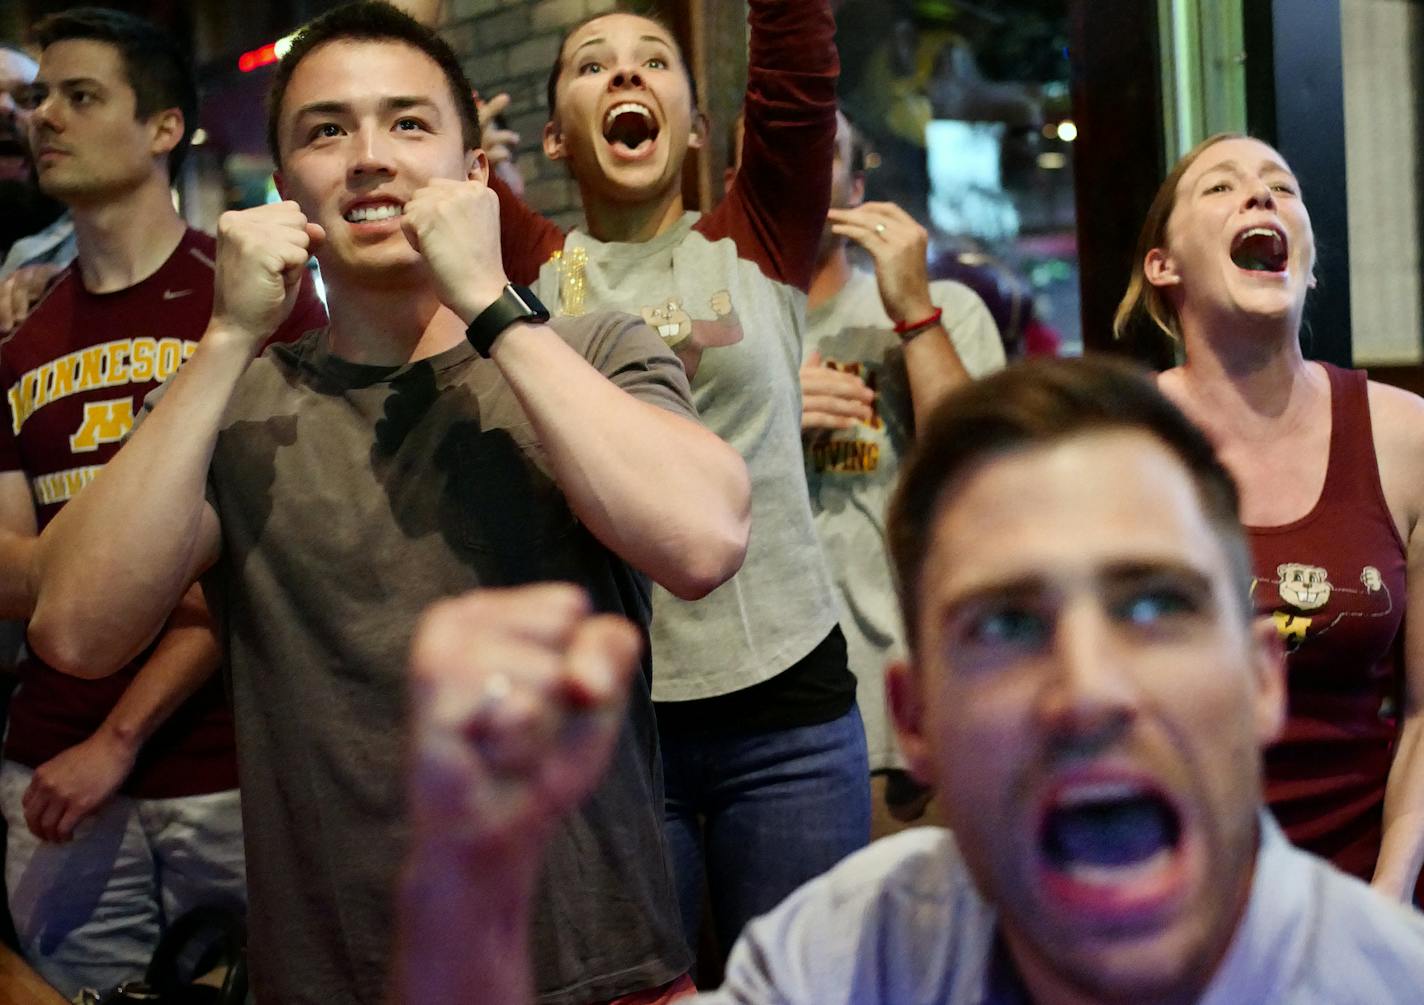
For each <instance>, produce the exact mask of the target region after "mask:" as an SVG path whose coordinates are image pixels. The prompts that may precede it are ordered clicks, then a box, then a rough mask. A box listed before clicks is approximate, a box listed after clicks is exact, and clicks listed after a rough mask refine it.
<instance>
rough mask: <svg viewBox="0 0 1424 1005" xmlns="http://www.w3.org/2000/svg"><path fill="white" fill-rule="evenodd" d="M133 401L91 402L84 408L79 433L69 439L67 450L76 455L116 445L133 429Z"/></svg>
mask: <svg viewBox="0 0 1424 1005" xmlns="http://www.w3.org/2000/svg"><path fill="white" fill-rule="evenodd" d="M133 421H134V414H133V399H132V398H115V399H114V400H113V401H91V402H89V403H88V404H86V405H85V406H84V421H83V422H82V423H81V424H80V426H79V432H77V433H75V434H74V435H73V436H71V437H70V438H69V449H70V450H72V451H74V452H75V453H76V454H80V453H85V452H86V451H90V450H98V449H99V447H100V445H102V444H105V443H118V442H119V441H120V440H122V439H123V438H124V437H125V436H127V435H128V433H129V430H130V429H132V428H133Z"/></svg>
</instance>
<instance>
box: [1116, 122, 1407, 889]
mask: <svg viewBox="0 0 1424 1005" xmlns="http://www.w3.org/2000/svg"><path fill="white" fill-rule="evenodd" d="M1314 266H1315V238H1314V234H1313V232H1312V230H1311V226H1310V216H1309V214H1308V213H1307V212H1306V209H1305V205H1304V203H1303V202H1302V201H1301V197H1300V190H1299V186H1298V184H1297V182H1296V179H1295V176H1294V175H1293V174H1292V173H1291V171H1290V168H1289V167H1288V166H1287V165H1286V163H1285V160H1284V158H1282V157H1281V155H1280V154H1279V153H1278V152H1277V151H1275V150H1273V149H1272V148H1271V147H1269V146H1267V145H1266V144H1264V143H1261V142H1259V141H1257V140H1253V139H1249V138H1247V137H1243V136H1234V135H1222V136H1214V137H1212V138H1211V139H1209V140H1206V141H1205V142H1203V143H1201V144H1200V145H1198V146H1197V147H1196V148H1195V149H1194V150H1192V151H1191V152H1190V153H1189V154H1187V155H1186V156H1185V157H1184V158H1182V160H1181V161H1180V162H1179V163H1178V164H1177V165H1176V167H1175V168H1173V170H1172V172H1171V174H1169V175H1168V176H1167V179H1166V180H1165V181H1164V182H1163V183H1162V187H1161V188H1160V189H1159V190H1158V192H1157V197H1156V198H1155V199H1154V200H1153V203H1152V206H1151V209H1150V210H1149V211H1148V216H1147V221H1146V223H1145V224H1144V226H1143V230H1142V234H1141V237H1140V238H1139V241H1138V252H1137V258H1136V263H1135V265H1134V269H1133V275H1132V280H1131V283H1130V285H1129V287H1128V291H1127V295H1126V296H1125V297H1124V298H1123V302H1122V304H1121V305H1120V306H1119V308H1118V314H1117V318H1116V321H1115V324H1114V328H1115V329H1116V330H1117V332H1118V334H1119V335H1122V334H1123V333H1124V332H1125V331H1126V330H1127V329H1128V328H1129V327H1131V326H1132V325H1133V324H1134V323H1136V322H1138V321H1146V322H1149V323H1154V324H1155V325H1156V326H1157V327H1159V328H1161V329H1162V330H1164V331H1166V332H1167V333H1168V334H1170V335H1172V336H1173V337H1175V338H1176V339H1178V340H1179V342H1180V345H1181V346H1182V348H1183V349H1184V351H1185V362H1183V364H1182V365H1181V366H1178V367H1176V368H1175V369H1172V370H1169V371H1167V372H1166V373H1164V374H1162V375H1161V378H1160V382H1161V386H1162V389H1163V390H1164V391H1166V392H1167V393H1168V394H1169V395H1170V396H1171V397H1172V398H1173V399H1174V400H1175V401H1176V402H1177V403H1178V404H1179V405H1181V406H1182V408H1183V409H1184V410H1185V411H1186V412H1187V413H1188V414H1189V415H1191V416H1192V417H1193V418H1194V419H1195V420H1196V421H1197V422H1198V423H1199V424H1200V425H1201V426H1202V427H1203V428H1204V429H1205V430H1206V431H1207V433H1208V435H1209V436H1211V438H1212V440H1213V442H1214V443H1215V444H1216V446H1217V450H1218V452H1219V453H1220V455H1221V459H1222V461H1223V462H1224V463H1225V464H1226V466H1227V467H1228V468H1229V469H1230V470H1231V472H1232V474H1233V475H1234V476H1235V477H1236V480H1237V483H1238V484H1239V486H1240V489H1241V511H1242V519H1243V520H1244V521H1245V522H1246V524H1247V529H1248V532H1249V534H1250V538H1251V542H1252V549H1253V552H1254V568H1255V580H1254V582H1253V585H1252V597H1253V600H1254V602H1255V604H1256V608H1257V610H1258V611H1259V612H1260V613H1261V614H1262V615H1263V616H1267V617H1271V618H1272V619H1273V620H1274V621H1275V623H1276V627H1277V630H1278V631H1279V634H1280V638H1281V641H1282V645H1283V648H1284V649H1285V652H1286V659H1287V667H1288V682H1289V695H1290V710H1289V716H1288V719H1287V724H1286V727H1285V730H1284V733H1283V734H1282V736H1281V738H1280V740H1279V741H1278V742H1277V743H1276V745H1275V746H1273V747H1272V748H1271V749H1270V750H1268V751H1267V755H1266V798H1267V802H1268V803H1269V805H1270V807H1271V810H1272V811H1273V812H1274V813H1275V814H1276V816H1277V818H1278V819H1279V820H1280V821H1281V823H1282V825H1283V826H1284V827H1285V829H1286V832H1287V833H1288V834H1289V835H1290V836H1291V838H1292V839H1293V840H1294V841H1295V842H1296V843H1297V844H1299V845H1301V846H1302V847H1304V848H1307V849H1308V850H1311V851H1314V852H1316V853H1318V854H1320V855H1323V856H1325V857H1327V858H1330V859H1331V860H1332V861H1334V862H1335V864H1336V865H1338V866H1340V867H1341V868H1342V869H1345V870H1346V871H1348V872H1352V873H1354V874H1355V875H1357V876H1360V877H1361V878H1363V879H1366V880H1372V881H1373V882H1374V884H1375V885H1376V886H1377V887H1379V888H1381V889H1382V890H1384V891H1386V892H1388V893H1389V894H1391V895H1393V896H1395V897H1399V898H1401V899H1405V898H1407V897H1408V896H1409V894H1410V893H1411V892H1412V890H1413V888H1414V884H1415V880H1416V877H1417V876H1418V873H1419V867H1420V860H1421V857H1424V714H1421V707H1424V530H1421V529H1420V527H1421V524H1424V521H1421V519H1420V517H1421V514H1424V401H1421V400H1420V399H1419V398H1417V397H1415V396H1414V395H1412V394H1408V393H1405V392H1403V391H1399V390H1397V389H1395V388H1391V387H1385V386H1383V385H1379V384H1374V383H1370V382H1368V381H1366V379H1365V375H1364V374H1363V373H1362V372H1358V371H1350V370H1340V369H1337V368H1335V367H1332V366H1329V365H1327V364H1321V363H1314V362H1309V361H1307V360H1306V359H1305V357H1304V355H1303V354H1302V352H1301V348H1300V338H1299V335H1300V322H1301V315H1302V312H1303V310H1304V306H1305V297H1306V292H1307V290H1308V289H1309V288H1310V287H1311V286H1313V285H1314V283H1315V279H1314V276H1313V274H1312V273H1313V271H1314ZM1411 586H1412V587H1413V588H1412V589H1411V588H1410V587H1411ZM1406 597H1407V598H1408V600H1407V601H1406ZM1411 623H1412V630H1410V631H1407V632H1406V631H1401V628H1402V627H1405V626H1407V625H1411ZM1406 640H1408V641H1406Z"/></svg>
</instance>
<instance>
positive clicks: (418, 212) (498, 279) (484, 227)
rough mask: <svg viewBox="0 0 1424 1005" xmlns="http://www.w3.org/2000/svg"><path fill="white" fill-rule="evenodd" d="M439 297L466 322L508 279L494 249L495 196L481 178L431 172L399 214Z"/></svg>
mask: <svg viewBox="0 0 1424 1005" xmlns="http://www.w3.org/2000/svg"><path fill="white" fill-rule="evenodd" d="M401 226H402V227H403V228H404V230H405V235H406V238H407V240H409V241H410V244H411V247H413V248H415V249H416V250H417V251H419V252H420V255H421V257H422V258H424V259H425V262H426V264H427V265H428V266H429V267H430V271H431V274H432V275H433V276H434V277H435V284H436V286H437V288H438V289H439V291H440V300H441V302H443V303H444V304H445V306H446V307H449V308H450V309H451V310H452V311H454V312H455V313H456V314H458V315H460V317H461V318H463V319H464V321H465V323H466V324H469V323H470V322H471V321H473V320H474V319H475V317H476V316H478V315H479V313H480V312H481V311H483V310H484V309H485V308H486V307H488V306H489V305H490V304H492V303H494V302H495V301H496V300H498V299H499V296H500V294H501V293H502V292H503V291H504V287H505V284H506V283H507V282H509V280H508V279H506V278H505V274H504V262H503V260H502V259H501V257H500V251H499V247H500V245H499V197H498V196H496V195H495V194H494V193H493V192H492V191H490V188H489V186H488V185H486V184H485V183H484V182H483V181H457V180H454V179H451V178H435V179H432V180H431V182H430V184H428V185H426V186H425V187H424V188H421V189H418V190H416V192H415V194H414V195H412V196H411V197H410V201H409V202H407V203H406V204H405V212H404V213H403V214H402V216H401Z"/></svg>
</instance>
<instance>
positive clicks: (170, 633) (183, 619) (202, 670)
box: [21, 584, 220, 842]
mask: <svg viewBox="0 0 1424 1005" xmlns="http://www.w3.org/2000/svg"><path fill="white" fill-rule="evenodd" d="M219 659H220V657H219V653H218V644H217V639H216V638H215V637H214V635H213V628H212V623H211V621H210V620H209V618H208V609H207V605H206V604H204V603H203V596H202V591H201V589H200V588H199V587H198V586H197V585H196V584H195V585H194V586H192V587H190V588H189V590H188V592H187V593H186V594H185V595H184V597H183V599H182V600H181V601H179V603H178V606H177V607H176V608H175V609H174V611H173V614H172V615H171V616H170V617H169V619H168V623H167V625H166V626H165V627H164V631H163V634H162V636H161V637H160V638H159V640H158V644H157V645H156V646H154V648H153V651H152V653H150V654H149V657H148V660H147V661H146V662H145V663H144V665H143V666H142V667H141V668H140V669H139V671H138V673H137V674H136V675H135V676H134V679H133V680H132V681H131V682H130V683H129V686H128V687H127V688H126V689H125V691H124V693H123V695H122V696H121V697H120V698H119V700H118V702H117V704H115V705H114V707H113V709H111V710H110V712H109V714H108V716H107V717H106V718H105V719H104V721H103V723H101V724H100V726H99V728H98V729H97V730H95V731H94V733H93V735H91V736H90V737H89V738H88V739H86V740H84V741H83V742H82V743H77V744H75V745H74V746H72V747H70V748H69V749H67V750H64V751H61V752H60V753H59V754H57V755H55V756H54V757H52V758H50V759H49V760H48V761H46V762H45V763H43V764H41V765H40V766H39V767H38V768H36V769H35V773H34V776H33V777H32V778H31V779H30V785H29V788H28V789H26V790H25V795H24V797H23V799H22V800H21V805H22V806H23V807H24V810H25V823H26V824H27V825H28V826H29V828H30V831H31V832H32V833H33V834H34V835H35V836H36V837H38V838H39V839H40V840H42V841H56V842H57V841H68V840H69V839H70V838H71V837H73V836H74V828H75V827H77V826H78V825H79V824H80V823H81V822H82V821H83V820H85V819H86V818H87V817H89V816H90V815H91V814H92V813H93V812H94V811H95V810H97V809H99V808H100V807H101V806H103V805H104V804H105V803H106V802H108V801H109V798H110V797H111V796H113V794H114V793H115V792H117V791H118V789H119V786H121V785H122V784H123V783H124V779H126V778H128V776H129V773H130V772H131V771H132V770H133V766H134V761H135V760H136V759H137V758H138V753H139V750H140V749H141V748H142V747H143V745H144V744H145V743H147V742H148V740H149V738H150V737H152V736H153V734H154V733H155V732H156V731H157V730H158V728H159V727H160V726H162V725H163V724H164V723H165V722H167V721H168V719H169V717H170V716H171V715H172V714H173V713H174V712H175V711H177V710H178V707H179V706H180V705H182V704H183V702H185V701H187V700H188V698H190V697H191V696H192V695H193V694H194V693H195V692H196V691H197V690H198V689H199V688H200V687H202V686H203V684H204V683H205V682H207V681H208V680H209V679H210V678H211V677H212V676H213V674H214V673H216V672H217V669H218V664H219Z"/></svg>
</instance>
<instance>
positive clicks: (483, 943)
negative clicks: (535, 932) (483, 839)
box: [392, 841, 537, 1005]
mask: <svg viewBox="0 0 1424 1005" xmlns="http://www.w3.org/2000/svg"><path fill="white" fill-rule="evenodd" d="M535 865H536V866H537V863H536V864H535ZM534 875H535V868H533V867H529V866H523V867H521V866H519V865H514V866H513V867H504V866H496V865H495V864H494V863H490V862H481V863H478V864H476V865H471V864H470V863H468V862H465V861H464V860H462V859H461V857H460V856H458V855H457V854H454V853H452V852H448V851H444V850H436V849H433V848H431V847H429V846H428V844H425V843H422V842H420V841H417V842H416V846H415V848H414V849H413V852H412V854H411V856H410V859H409V860H408V861H407V863H406V867H405V875H404V877H403V878H402V882H401V890H400V897H399V907H398V910H397V914H398V918H399V923H398V926H397V938H396V966H395V973H396V987H395V992H394V994H393V995H392V998H393V999H394V1001H395V1002H397V1003H399V1005H426V1003H429V1002H459V1001H471V1000H475V999H478V1000H479V1001H489V1002H500V1003H501V1005H529V1003H532V1002H533V1001H534V983H533V978H532V974H531V971H530V957H529V917H530V904H531V902H532V900H533V891H534V880H533V876H534ZM475 989H478V993H476V991H475Z"/></svg>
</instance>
